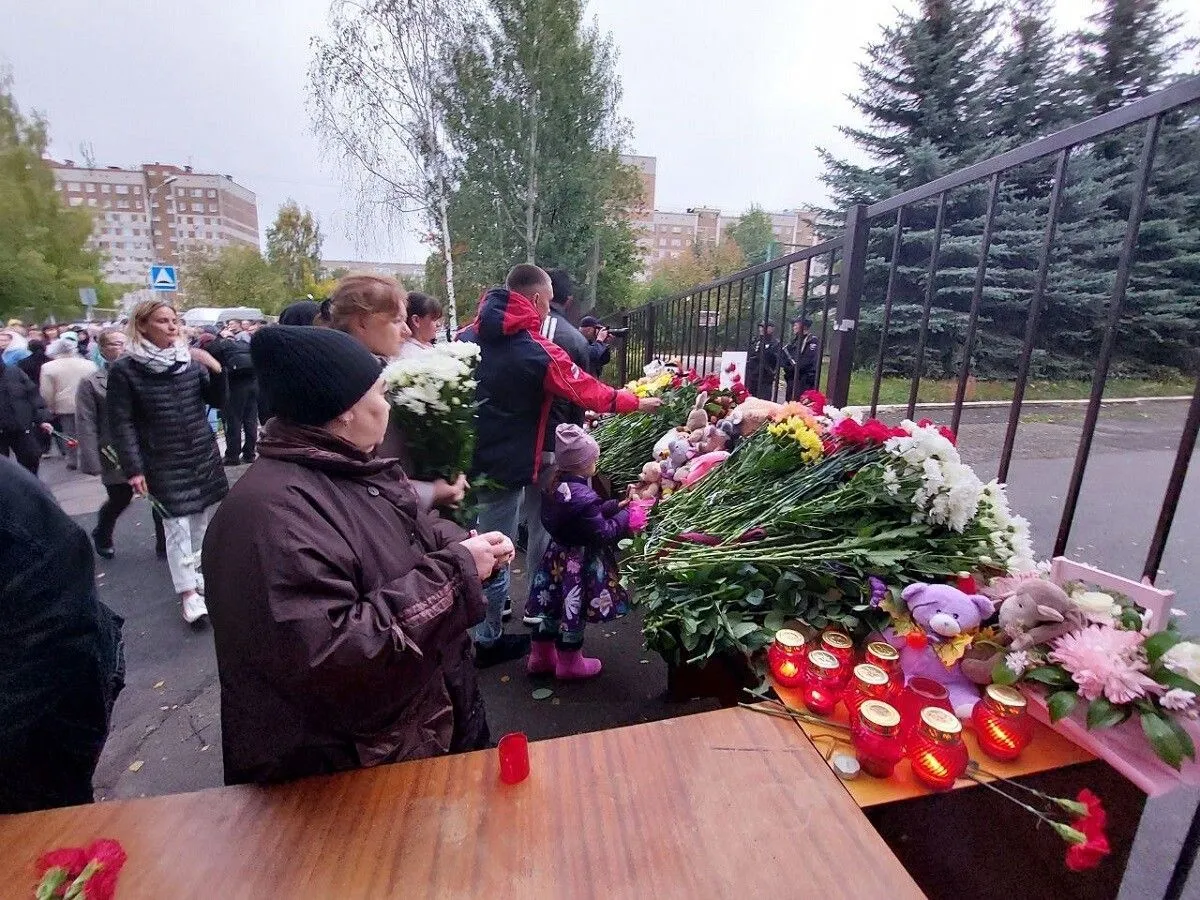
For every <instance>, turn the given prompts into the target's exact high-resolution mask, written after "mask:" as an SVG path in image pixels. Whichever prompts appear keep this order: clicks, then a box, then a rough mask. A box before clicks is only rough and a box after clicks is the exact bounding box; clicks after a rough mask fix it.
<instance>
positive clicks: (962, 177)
mask: <svg viewBox="0 0 1200 900" xmlns="http://www.w3.org/2000/svg"><path fill="white" fill-rule="evenodd" d="M1198 100H1200V76H1196V77H1194V78H1186V79H1184V80H1182V81H1179V82H1176V83H1175V84H1173V85H1171V86H1170V87H1169V88H1166V89H1165V90H1162V91H1159V92H1158V93H1156V94H1152V95H1150V96H1149V97H1146V98H1144V99H1142V100H1137V101H1135V102H1133V103H1130V104H1128V105H1126V106H1122V107H1121V108H1120V109H1114V110H1113V111H1112V112H1109V113H1104V114H1103V115H1100V116H1096V117H1095V118H1094V119H1088V120H1087V121H1086V122H1081V123H1079V124H1078V125H1072V126H1071V127H1070V128H1064V129H1063V130H1062V131H1059V132H1056V133H1055V134H1052V135H1050V136H1048V137H1044V138H1042V139H1041V140H1040V141H1034V142H1033V143H1032V144H1025V145H1024V146H1022V147H1017V148H1015V149H1013V150H1009V151H1008V152H1006V153H1001V154H999V155H998V156H993V157H992V158H991V159H985V160H983V161H982V162H977V163H975V165H973V166H967V167H966V168H965V169H959V170H958V171H957V172H952V173H951V174H949V175H946V176H943V177H942V178H938V179H936V180H935V181H931V182H929V183H928V184H924V185H922V186H921V187H917V188H913V189H912V190H911V191H905V192H904V193H902V194H897V195H896V196H895V197H889V198H888V199H886V200H881V201H879V202H878V203H872V204H871V205H870V206H868V207H867V218H868V219H875V218H878V217H879V216H883V215H887V214H888V213H890V212H892V211H893V210H897V209H899V208H900V207H902V206H911V205H912V204H913V203H916V202H917V201H919V200H928V199H929V198H930V197H933V196H936V195H937V194H940V193H942V192H943V191H949V190H952V189H954V188H957V187H962V186H963V185H967V184H970V183H971V182H973V181H982V180H983V179H984V178H987V177H988V176H990V175H996V174H999V173H1002V172H1004V171H1006V170H1008V169H1011V168H1014V167H1015V166H1019V165H1022V164H1024V163H1027V162H1032V161H1034V160H1036V159H1041V158H1042V157H1046V156H1052V155H1054V154H1055V153H1060V152H1062V151H1063V150H1067V149H1069V148H1071V147H1075V146H1077V145H1079V144H1087V143H1090V142H1091V141H1094V140H1095V139H1096V138H1098V137H1103V136H1104V135H1106V134H1108V133H1109V132H1112V131H1118V130H1120V129H1122V128H1125V127H1127V126H1129V125H1136V124H1138V123H1139V122H1144V121H1145V120H1146V119H1151V118H1154V117H1155V116H1158V115H1161V114H1162V113H1165V112H1170V111H1171V110H1173V109H1176V108H1177V107H1181V106H1187V105H1188V104H1189V103H1194V102H1196V101H1198Z"/></svg>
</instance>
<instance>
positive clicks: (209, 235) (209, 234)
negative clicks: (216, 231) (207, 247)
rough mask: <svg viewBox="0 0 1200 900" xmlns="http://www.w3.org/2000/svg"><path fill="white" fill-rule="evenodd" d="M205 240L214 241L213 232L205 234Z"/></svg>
mask: <svg viewBox="0 0 1200 900" xmlns="http://www.w3.org/2000/svg"><path fill="white" fill-rule="evenodd" d="M204 239H205V240H206V241H211V240H212V232H211V231H206V232H204Z"/></svg>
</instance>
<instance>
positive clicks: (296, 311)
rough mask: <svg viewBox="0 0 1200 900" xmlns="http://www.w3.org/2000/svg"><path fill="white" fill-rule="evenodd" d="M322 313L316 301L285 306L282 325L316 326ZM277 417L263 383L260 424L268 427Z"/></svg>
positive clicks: (259, 411)
mask: <svg viewBox="0 0 1200 900" xmlns="http://www.w3.org/2000/svg"><path fill="white" fill-rule="evenodd" d="M320 313H321V304H320V303H318V302H317V301H316V300H297V301H296V302H295V303H292V304H289V305H288V306H285V307H284V308H283V310H282V312H280V313H279V324H280V325H295V326H306V325H314V324H316V320H317V316H318V315H320ZM274 415H275V409H274V407H273V406H272V405H271V399H270V398H269V397H268V396H267V393H266V391H265V390H263V385H262V382H261V381H260V382H259V384H258V424H259V425H266V424H267V422H269V421H270V420H271V417H272V416H274Z"/></svg>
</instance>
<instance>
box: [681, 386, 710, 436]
mask: <svg viewBox="0 0 1200 900" xmlns="http://www.w3.org/2000/svg"><path fill="white" fill-rule="evenodd" d="M706 403H708V392H707V391H701V392H700V395H699V396H698V397H696V405H695V406H694V407H692V411H691V412H689V413H688V417H687V421H686V422H684V423H683V427H684V430H685V431H687V433H688V435H689V436H692V435H694V434H695V433H696V432H697V431H703V430H704V427H705V426H706V425H708V413H707V412H705V411H704V406H705V404H706Z"/></svg>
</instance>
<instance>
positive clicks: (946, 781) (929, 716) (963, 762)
mask: <svg viewBox="0 0 1200 900" xmlns="http://www.w3.org/2000/svg"><path fill="white" fill-rule="evenodd" d="M968 759H969V757H968V755H967V745H966V744H964V743H963V739H962V722H960V721H958V717H957V716H955V715H954V713H952V712H946V710H944V709H941V708H940V707H937V706H927V707H925V709H923V710H921V721H920V724H919V725H918V726H917V728H916V730H915V731H913V733H912V736H911V737H910V738H909V739H908V761H909V763H911V764H912V771H913V775H915V776H916V779H917V781H919V782H921V783H922V784H924V785H925V786H926V787H931V788H933V789H934V790H935V791H946V790H949V789H950V788H952V787H954V782H955V781H956V780H957V779H958V778H959V776H961V775H962V774H963V772H965V771H967V761H968Z"/></svg>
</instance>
